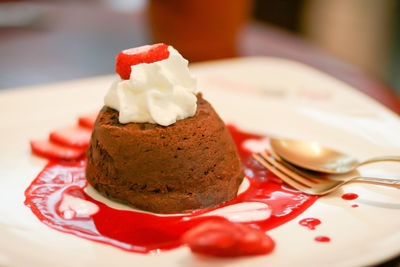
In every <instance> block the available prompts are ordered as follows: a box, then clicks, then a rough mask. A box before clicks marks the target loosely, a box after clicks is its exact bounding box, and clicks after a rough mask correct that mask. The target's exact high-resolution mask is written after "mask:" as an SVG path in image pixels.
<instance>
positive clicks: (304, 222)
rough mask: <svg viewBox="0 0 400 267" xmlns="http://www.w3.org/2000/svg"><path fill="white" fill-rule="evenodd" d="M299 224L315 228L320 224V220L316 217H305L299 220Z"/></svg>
mask: <svg viewBox="0 0 400 267" xmlns="http://www.w3.org/2000/svg"><path fill="white" fill-rule="evenodd" d="M299 224H300V225H302V226H305V227H307V228H308V229H310V230H315V227H316V226H317V225H320V224H321V221H320V220H318V219H316V218H305V219H303V220H301V221H299Z"/></svg>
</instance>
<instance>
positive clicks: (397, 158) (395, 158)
mask: <svg viewBox="0 0 400 267" xmlns="http://www.w3.org/2000/svg"><path fill="white" fill-rule="evenodd" d="M379 161H400V156H383V157H376V158H372V159H367V160H365V161H363V162H361V163H359V164H358V166H361V165H365V164H369V163H374V162H379Z"/></svg>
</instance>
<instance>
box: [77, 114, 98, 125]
mask: <svg viewBox="0 0 400 267" xmlns="http://www.w3.org/2000/svg"><path fill="white" fill-rule="evenodd" d="M98 114H99V113H98V112H93V113H90V114H86V115H83V116H80V117H79V118H78V124H79V125H80V126H82V127H86V128H89V129H92V128H93V126H94V123H95V122H96V119H97V115H98Z"/></svg>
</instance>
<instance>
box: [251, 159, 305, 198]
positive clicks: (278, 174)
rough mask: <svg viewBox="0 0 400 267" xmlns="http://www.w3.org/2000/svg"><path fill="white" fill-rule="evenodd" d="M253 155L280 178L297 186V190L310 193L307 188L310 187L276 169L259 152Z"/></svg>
mask: <svg viewBox="0 0 400 267" xmlns="http://www.w3.org/2000/svg"><path fill="white" fill-rule="evenodd" d="M253 157H254V159H255V160H257V161H258V162H259V163H260V164H261V165H263V166H264V167H265V168H267V169H268V170H269V171H271V172H272V173H273V174H275V175H276V176H278V177H279V178H280V179H282V181H284V182H285V183H287V184H288V185H290V186H292V187H293V188H296V189H297V190H300V191H302V192H305V193H309V191H308V190H307V189H308V188H307V187H306V186H304V185H302V184H300V183H298V182H297V181H295V180H293V179H292V178H290V177H289V176H287V175H286V174H284V173H282V172H281V171H279V170H278V169H276V168H275V167H273V166H272V165H271V164H270V163H269V162H267V161H266V160H264V159H263V158H262V157H260V156H259V155H257V154H253Z"/></svg>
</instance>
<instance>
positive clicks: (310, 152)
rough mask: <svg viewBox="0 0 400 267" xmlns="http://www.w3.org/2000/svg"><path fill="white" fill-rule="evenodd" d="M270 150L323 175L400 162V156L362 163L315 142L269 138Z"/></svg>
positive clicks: (376, 158) (290, 161)
mask: <svg viewBox="0 0 400 267" xmlns="http://www.w3.org/2000/svg"><path fill="white" fill-rule="evenodd" d="M270 144H271V148H272V150H274V151H275V152H276V153H277V154H278V155H279V156H280V157H281V158H282V159H284V160H285V161H287V162H289V163H291V164H294V165H296V166H298V167H302V168H304V169H309V170H313V171H317V172H323V173H332V174H334V173H347V172H350V171H352V170H354V169H356V168H357V167H359V166H361V165H366V164H370V163H374V162H379V161H400V156H383V157H375V158H371V159H368V160H365V161H362V162H359V161H358V160H357V159H356V158H354V157H352V156H350V155H347V154H345V153H342V152H339V151H336V150H333V149H330V148H327V147H325V146H322V145H320V144H318V143H316V142H306V141H299V140H293V139H280V138H271V140H270Z"/></svg>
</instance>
